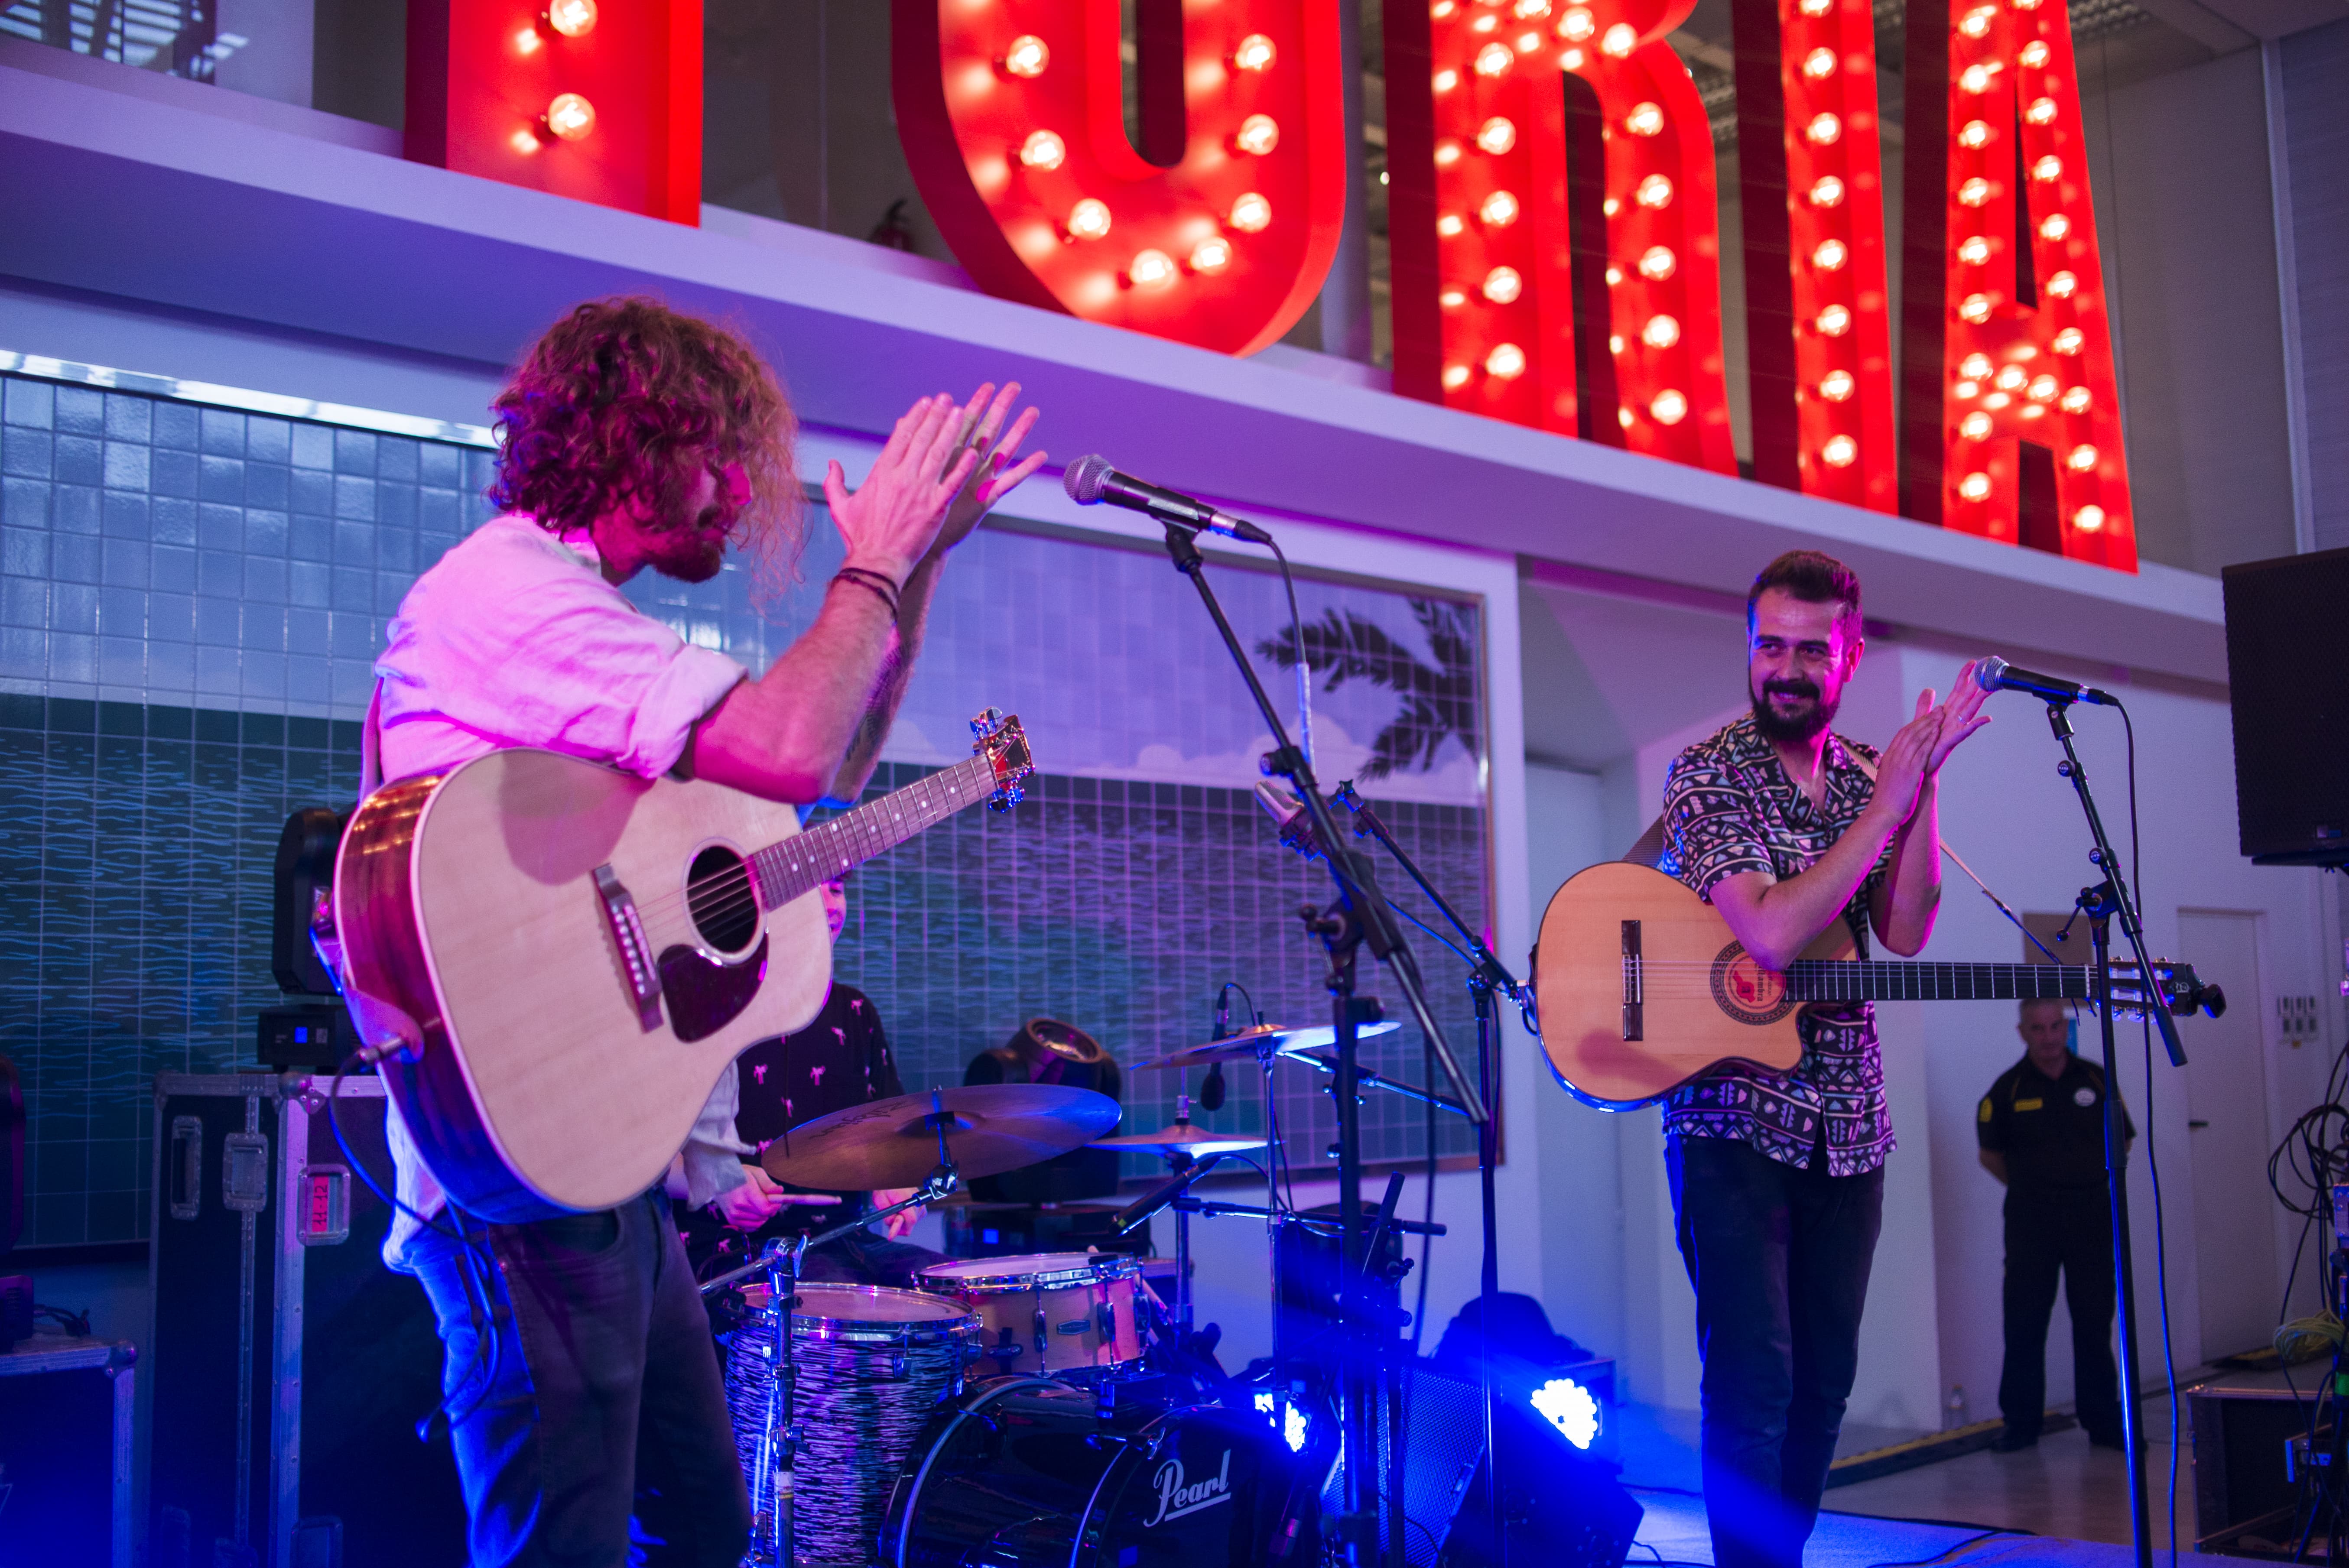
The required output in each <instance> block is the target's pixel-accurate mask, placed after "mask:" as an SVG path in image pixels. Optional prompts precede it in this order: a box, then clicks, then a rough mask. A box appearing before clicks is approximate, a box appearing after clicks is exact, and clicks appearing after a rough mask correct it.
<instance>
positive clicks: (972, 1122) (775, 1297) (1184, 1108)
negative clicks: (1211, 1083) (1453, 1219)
mask: <svg viewBox="0 0 2349 1568" xmlns="http://www.w3.org/2000/svg"><path fill="white" fill-rule="evenodd" d="M1390 1027H1391V1026H1390ZM1365 1032H1369V1031H1368V1029H1366V1030H1365ZM1330 1043H1331V1031H1330V1030H1329V1029H1327V1028H1322V1029H1280V1028H1274V1027H1270V1026H1264V1025H1262V1024H1258V1025H1256V1026H1251V1027H1247V1028H1244V1029H1241V1030H1239V1031H1237V1033H1234V1034H1230V1035H1226V1036H1225V1037H1221V1038H1218V1039H1216V1040H1213V1041H1210V1042H1208V1043H1207V1044H1206V1045H1202V1046H1195V1047H1186V1048H1185V1049H1183V1050H1179V1051H1176V1052H1174V1053H1173V1054H1172V1055H1170V1056H1168V1057H1164V1058H1163V1059H1161V1060H1159V1061H1154V1062H1150V1063H1146V1064H1143V1069H1142V1070H1145V1071H1146V1070H1152V1069H1162V1070H1164V1069H1176V1068H1190V1067H1197V1066H1205V1065H1209V1064H1214V1063H1222V1062H1238V1061H1249V1060H1252V1061H1256V1062H1258V1063H1260V1064H1261V1065H1263V1066H1264V1068H1266V1070H1267V1071H1268V1072H1269V1071H1270V1069H1271V1068H1272V1065H1273V1064H1274V1063H1275V1062H1276V1061H1278V1060H1283V1059H1286V1060H1295V1061H1301V1062H1304V1063H1306V1064H1308V1065H1312V1066H1317V1067H1319V1066H1322V1065H1323V1064H1322V1063H1321V1062H1320V1061H1319V1060H1318V1059H1317V1055H1318V1053H1319V1052H1320V1051H1321V1050H1323V1049H1324V1048H1326V1047H1328V1046H1329V1045H1330ZM1362 1076H1363V1078H1364V1081H1366V1082H1368V1081H1371V1079H1373V1078H1375V1075H1371V1074H1368V1073H1365V1074H1363V1075H1362ZM1392 1087H1394V1088H1398V1089H1406V1090H1408V1092H1410V1093H1412V1094H1413V1095H1418V1094H1420V1093H1421V1091H1419V1090H1417V1089H1412V1088H1409V1086H1404V1085H1393V1086H1392ZM1189 1109H1190V1107H1189V1098H1188V1097H1187V1096H1184V1097H1181V1099H1180V1102H1179V1104H1178V1109H1177V1115H1176V1118H1175V1119H1174V1122H1172V1123H1171V1124H1169V1125H1168V1126H1166V1127H1164V1128H1161V1129H1159V1130H1156V1131H1152V1132H1136V1133H1128V1134H1124V1135H1123V1136H1116V1137H1112V1136H1108V1134H1109V1132H1110V1130H1111V1128H1112V1127H1113V1126H1115V1125H1116V1122H1117V1119H1118V1117H1119V1107H1118V1104H1117V1102H1116V1101H1115V1100H1112V1099H1109V1098H1108V1097H1107V1096H1105V1095H1101V1094H1096V1093H1093V1092H1092V1091H1091V1090H1087V1089H1079V1088H1064V1087H1061V1086H1058V1085H1053V1084H1038V1083H1025V1084H1022V1083H1010V1084H979V1085H973V1086H965V1087H962V1088H936V1089H932V1090H929V1091H927V1092H926V1093H922V1094H913V1095H904V1096H900V1097H897V1098H895V1099H884V1100H874V1101H872V1102H870V1103H868V1104H865V1105H861V1106H856V1107H854V1108H852V1109H847V1110H843V1111H839V1112H836V1113H834V1114H833V1115H830V1116H826V1117H823V1118H820V1119H816V1120H813V1121H809V1122H805V1123H802V1125H800V1126H799V1127H796V1128H794V1129H792V1130H791V1131H790V1132H789V1133H788V1134H787V1135H785V1137H783V1138H781V1139H779V1140H776V1141H775V1142H774V1143H773V1144H771V1145H770V1146H769V1147H768V1149H767V1150H766V1151H765V1153H764V1155H763V1156H762V1160H763V1162H764V1164H765V1166H766V1168H767V1170H768V1171H769V1173H770V1174H771V1175H773V1176H774V1177H775V1178H777V1179H778V1180H779V1181H787V1182H790V1183H792V1184H793V1185H796V1186H801V1187H808V1188H817V1189H824V1190H830V1191H878V1190H884V1189H897V1190H904V1189H908V1188H910V1189H912V1190H913V1196H911V1197H910V1198H907V1199H906V1200H905V1201H904V1202H899V1203H895V1204H892V1205H891V1206H890V1207H888V1208H885V1209H881V1210H878V1211H875V1212H872V1213H869V1214H865V1215H863V1216H861V1217H860V1218H858V1219H856V1220H854V1221H852V1222H848V1223H846V1224H843V1225H840V1226H837V1227H834V1228H833V1229H832V1230H829V1231H824V1232H821V1233H815V1234H812V1235H804V1236H800V1237H797V1238H793V1239H791V1240H778V1241H774V1242H771V1243H769V1244H768V1246H767V1248H766V1250H765V1251H764V1253H762V1254H761V1256H760V1257H759V1258H758V1259H757V1260H756V1261H754V1262H752V1263H750V1264H745V1265H744V1266H742V1267H740V1268H738V1269H735V1270H733V1271H731V1272H730V1273H728V1274H720V1275H719V1276H718V1277H717V1278H715V1279H713V1280H711V1281H709V1282H708V1283H707V1284H704V1285H703V1287H702V1289H703V1292H704V1294H705V1295H714V1294H716V1293H718V1292H720V1291H725V1292H729V1293H730V1295H732V1296H733V1298H734V1299H733V1301H732V1303H731V1305H732V1307H733V1309H734V1310H733V1312H732V1313H731V1314H729V1315H728V1316H739V1318H740V1327H738V1328H736V1329H734V1330H733V1331H731V1332H730V1334H728V1335H726V1336H724V1338H725V1340H726V1346H725V1354H724V1363H725V1377H726V1390H727V1400H728V1404H729V1407H730V1410H731V1412H732V1418H733V1426H734V1439H735V1445H736V1449H737V1451H738V1453H739V1454H740V1459H741V1462H742V1468H743V1471H744V1474H745V1477H746V1479H747V1480H749V1482H750V1496H751V1502H752V1507H753V1511H754V1513H755V1515H756V1517H757V1523H758V1533H757V1536H756V1539H755V1541H754V1544H753V1549H752V1552H751V1554H750V1558H748V1559H746V1561H748V1562H752V1563H763V1564H776V1565H780V1564H791V1565H792V1568H806V1565H810V1564H831V1563H843V1564H846V1563H854V1564H869V1563H875V1562H879V1563H886V1564H889V1565H891V1568H960V1565H963V1564H972V1565H976V1564H978V1563H988V1564H1002V1565H1014V1564H1025V1563H1067V1564H1070V1565H1071V1568H1086V1565H1093V1564H1098V1565H1099V1568H1140V1565H1143V1564H1162V1563H1163V1564H1167V1565H1169V1568H1173V1565H1174V1564H1181V1565H1182V1568H1215V1565H1217V1564H1231V1565H1235V1568H1237V1565H1239V1564H1258V1563H1275V1562H1280V1563H1288V1562H1295V1563H1299V1564H1302V1563H1307V1562H1309V1561H1311V1558H1312V1553H1311V1547H1312V1543H1313V1542H1314V1540H1315V1539H1317V1538H1318V1530H1319V1526H1318V1518H1319V1504H1320V1497H1321V1492H1322V1488H1323V1485H1324V1482H1325V1481H1326V1480H1327V1478H1328V1476H1329V1473H1330V1468H1331V1464H1332V1462H1333V1461H1334V1460H1335V1458H1336V1451H1335V1450H1336V1441H1335V1431H1334V1427H1335V1423H1333V1422H1331V1421H1329V1420H1326V1419H1325V1420H1312V1419H1305V1418H1299V1417H1295V1416H1291V1417H1290V1418H1288V1420H1287V1422H1286V1423H1285V1425H1284V1426H1281V1427H1276V1425H1274V1424H1273V1423H1272V1422H1270V1421H1268V1419H1267V1417H1266V1414H1265V1411H1266V1409H1267V1408H1268V1406H1267V1404H1266V1399H1267V1395H1266V1394H1265V1393H1264V1392H1263V1391H1262V1390H1260V1389H1257V1388H1255V1387H1248V1388H1246V1389H1237V1391H1235V1390H1233V1389H1226V1388H1221V1387H1213V1386H1203V1383H1202V1381H1201V1380H1200V1379H1198V1378H1197V1377H1195V1376H1194V1373H1195V1371H1196V1369H1197V1367H1198V1363H1197V1362H1196V1361H1195V1360H1193V1359H1189V1358H1186V1357H1185V1356H1184V1355H1183V1354H1182V1353H1181V1347H1182V1346H1185V1344H1186V1342H1187V1340H1188V1336H1190V1334H1191V1329H1192V1301H1191V1282H1190V1250H1191V1249H1190V1222H1191V1218H1192V1215H1193V1214H1194V1213H1243V1214H1248V1215H1252V1216H1257V1217H1261V1218H1263V1219H1265V1220H1267V1221H1268V1222H1284V1221H1286V1222H1306V1223H1311V1222H1310V1221H1302V1220H1300V1219H1299V1216H1295V1215H1290V1214H1288V1213H1285V1212H1281V1211H1280V1210H1279V1209H1278V1204H1277V1202H1276V1204H1275V1206H1274V1207H1272V1208H1255V1207H1252V1206H1248V1205H1238V1204H1226V1203H1214V1204H1209V1203H1205V1202H1200V1201H1198V1200H1196V1199H1192V1198H1189V1197H1187V1196H1186V1194H1187V1192H1188V1190H1189V1187H1190V1185H1191V1184H1192V1183H1193V1182H1195V1181H1197V1180H1198V1179H1199V1178H1200V1177H1201V1176H1203V1175H1205V1174H1206V1172H1207V1171H1209V1170H1211V1169H1212V1168H1213V1167H1214V1166H1215V1165H1216V1163H1217V1162H1218V1161H1221V1160H1223V1159H1225V1158H1226V1157H1228V1156H1232V1155H1237V1154H1244V1153H1246V1152H1247V1151H1248V1150H1257V1149H1262V1148H1264V1147H1266V1140H1264V1139H1262V1138H1254V1137H1247V1136H1240V1135H1236V1134H1231V1133H1225V1132H1219V1131H1216V1130H1211V1129H1207V1128H1204V1127H1200V1126H1198V1125H1196V1124H1195V1123H1194V1122H1192V1121H1191V1119H1190V1116H1189ZM1088 1146H1090V1147H1092V1148H1097V1149H1108V1150H1117V1151H1119V1152H1121V1153H1148V1154H1156V1155H1158V1156H1160V1157H1161V1158H1162V1159H1164V1161H1165V1163H1166V1166H1167V1170H1168V1175H1167V1177H1166V1179H1165V1180H1164V1181H1161V1182H1159V1183H1158V1184H1157V1185H1156V1186H1154V1188H1152V1189H1150V1190H1149V1191H1145V1192H1143V1194H1142V1195H1141V1197H1140V1198H1139V1199H1138V1200H1137V1201H1136V1202H1133V1203H1132V1204H1130V1205H1128V1206H1127V1208H1126V1209H1124V1210H1123V1211H1122V1212H1120V1213H1119V1214H1118V1216H1117V1223H1118V1228H1119V1232H1120V1233H1128V1232H1131V1231H1133V1230H1135V1229H1138V1228H1139V1227H1140V1226H1141V1225H1143V1223H1145V1222H1147V1221H1148V1219H1149V1218H1150V1216H1151V1215H1153V1214H1154V1213H1156V1212H1158V1211H1159V1210H1160V1209H1162V1208H1168V1207H1172V1208H1173V1209H1174V1211H1175V1223H1174V1232H1175V1256H1174V1260H1173V1262H1174V1268H1173V1277H1172V1281H1171V1283H1172V1285H1173V1289H1172V1292H1171V1295H1172V1296H1173V1300H1172V1302H1171V1303H1170V1302H1168V1301H1165V1300H1163V1299H1162V1298H1161V1297H1160V1295H1158V1293H1157V1291H1156V1290H1154V1288H1153V1287H1152V1283H1151V1276H1152V1275H1154V1274H1157V1272H1158V1271H1157V1270H1156V1268H1155V1267H1151V1266H1146V1263H1147V1264H1155V1263H1156V1260H1146V1261H1145V1260H1143V1259H1138V1258H1134V1257H1131V1256H1128V1255H1126V1254H1123V1253H1103V1252H1061V1253H1034V1254H1029V1255H1023V1256H1009V1257H984V1258H969V1259H957V1260H953V1261H950V1262H947V1263H943V1264H936V1265H934V1266H932V1267H930V1268H927V1269H926V1270H924V1271H923V1273H922V1274H921V1278H920V1283H921V1284H922V1285H923V1287H924V1288H922V1289H919V1290H903V1289H893V1288H888V1287H884V1286H880V1285H859V1284H830V1283H813V1282H810V1283H804V1284H802V1283H801V1282H800V1280H799V1270H800V1264H801V1258H802V1253H804V1251H805V1250H806V1248H808V1247H809V1246H812V1245H818V1244H821V1243H823V1242H825V1241H828V1240H830V1239H832V1238H833V1237H834V1236H838V1235H842V1234H845V1233H848V1232H850V1231H853V1230H855V1229H858V1228H860V1227H863V1226H865V1225H870V1224H874V1223H875V1222H879V1221H881V1220H883V1219H885V1218H886V1217H888V1216H889V1215H890V1214H893V1213H895V1212H899V1211H901V1210H905V1209H909V1208H913V1207H916V1206H917V1205H921V1204H928V1203H937V1202H951V1201H957V1198H956V1194H957V1191H958V1190H959V1189H961V1187H962V1185H963V1183H965V1182H967V1181H973V1180H977V1179H979V1178H983V1177H987V1176H991V1175H998V1174H1001V1173H1003V1172H1005V1171H1015V1170H1019V1169H1021V1168H1023V1167H1026V1166H1029V1165H1032V1164H1035V1163H1037V1162H1040V1161H1044V1160H1048V1159H1051V1158H1053V1157H1055V1156H1058V1155H1061V1154H1062V1153H1065V1152H1067V1151H1068V1150H1073V1149H1078V1148H1082V1147H1088ZM1395 1224H1396V1226H1397V1228H1399V1229H1409V1230H1416V1229H1419V1228H1420V1227H1417V1226H1413V1225H1410V1224H1407V1223H1405V1222H1400V1221H1398V1222H1395ZM1432 1229H1433V1231H1434V1232H1435V1233H1441V1231H1442V1227H1441V1226H1436V1227H1433V1228H1432ZM1161 1277H1163V1276H1161ZM1276 1288H1277V1287H1276ZM782 1302H792V1303H793V1304H794V1305H793V1306H792V1308H791V1309H790V1311H789V1312H788V1313H785V1312H784V1311H782V1310H781V1309H780V1308H779V1307H778V1305H777V1304H778V1303H782ZM786 1320H788V1322H789V1325H790V1329H789V1332H788V1333H781V1334H779V1333H778V1332H777V1329H778V1325H779V1324H781V1323H783V1322H784V1321H786ZM1279 1404H1280V1408H1282V1410H1283V1411H1284V1412H1286V1411H1287V1410H1288V1408H1290V1398H1289V1392H1288V1386H1287V1385H1286V1384H1284V1385H1283V1387H1282V1396H1281V1398H1280V1401H1279ZM1323 1413H1324V1414H1326V1413H1327V1412H1326V1411H1325V1412H1323ZM1300 1545H1302V1546H1303V1547H1305V1548H1306V1549H1307V1555H1306V1556H1305V1557H1296V1556H1294V1555H1293V1553H1294V1552H1295V1550H1296V1549H1297V1548H1298V1547H1299V1546H1300Z"/></svg>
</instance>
